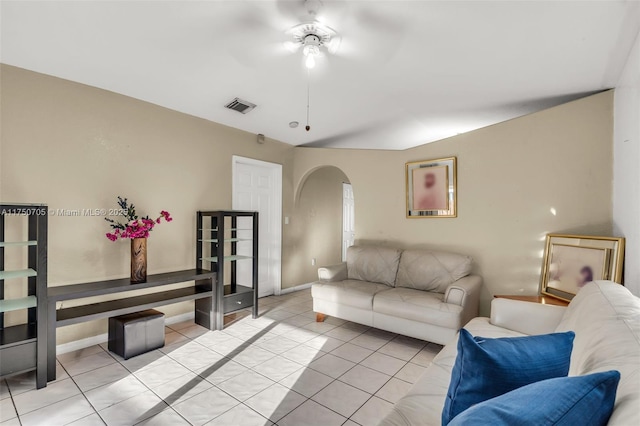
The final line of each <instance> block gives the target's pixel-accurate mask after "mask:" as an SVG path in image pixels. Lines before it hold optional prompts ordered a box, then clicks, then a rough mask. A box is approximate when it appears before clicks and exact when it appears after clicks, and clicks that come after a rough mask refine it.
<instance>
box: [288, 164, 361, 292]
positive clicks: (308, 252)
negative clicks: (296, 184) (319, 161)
mask: <svg viewBox="0 0 640 426" xmlns="http://www.w3.org/2000/svg"><path fill="white" fill-rule="evenodd" d="M344 182H347V183H348V182H349V179H348V178H347V176H345V174H344V173H343V172H342V171H341V170H340V169H338V168H336V167H322V168H320V169H317V170H314V171H313V172H312V173H311V174H309V175H308V177H307V178H306V180H305V181H304V182H303V184H302V186H301V188H300V190H299V191H298V195H297V198H296V200H295V207H294V214H293V217H292V220H291V223H290V224H289V225H288V226H289V238H290V239H291V242H290V244H291V255H290V256H289V257H288V258H287V261H286V263H285V264H284V265H283V267H284V268H285V270H284V271H283V274H285V275H286V276H287V277H288V280H289V281H290V282H292V283H296V284H303V283H310V282H313V281H316V280H317V279H318V266H320V265H333V264H336V263H340V262H341V261H342V184H343V183H344ZM314 258H315V259H316V262H317V265H316V266H313V265H312V264H311V259H314Z"/></svg>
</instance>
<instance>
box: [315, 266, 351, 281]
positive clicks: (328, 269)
mask: <svg viewBox="0 0 640 426" xmlns="http://www.w3.org/2000/svg"><path fill="white" fill-rule="evenodd" d="M346 279H347V264H346V263H339V264H337V265H331V266H324V267H322V268H318V280H320V282H321V283H330V282H334V281H344V280H346Z"/></svg>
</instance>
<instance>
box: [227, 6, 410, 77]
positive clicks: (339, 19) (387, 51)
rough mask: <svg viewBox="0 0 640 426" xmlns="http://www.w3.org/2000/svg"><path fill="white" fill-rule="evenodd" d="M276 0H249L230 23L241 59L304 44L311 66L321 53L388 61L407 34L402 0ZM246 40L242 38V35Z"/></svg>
mask: <svg viewBox="0 0 640 426" xmlns="http://www.w3.org/2000/svg"><path fill="white" fill-rule="evenodd" d="M393 3H394V2H367V1H349V0H326V1H325V2H322V1H320V0H274V1H268V2H267V1H265V2H255V1H252V2H246V3H244V4H243V9H242V12H241V14H239V15H237V17H236V18H234V19H232V20H231V22H229V24H231V25H233V27H234V28H235V29H236V30H237V28H239V27H241V28H242V31H241V32H237V31H235V32H233V31H232V32H230V33H232V34H234V37H237V38H238V41H241V42H242V43H241V44H243V45H244V48H243V49H237V45H235V46H236V48H234V49H233V50H232V51H231V50H230V53H231V54H232V56H234V57H235V58H236V59H237V60H238V61H239V62H241V63H243V64H246V65H249V66H255V65H257V64H266V63H269V62H270V61H274V60H277V59H278V58H282V57H283V56H286V55H290V54H292V53H297V52H298V51H300V50H302V53H303V57H304V64H305V66H306V67H307V68H313V67H314V66H315V65H316V63H317V61H318V59H319V58H322V57H339V58H344V59H347V60H349V61H351V62H354V63H358V62H364V63H381V62H386V61H387V60H388V59H390V58H391V56H393V55H394V54H395V52H396V50H397V47H398V45H399V44H400V42H401V39H402V38H403V37H404V34H405V27H404V22H405V17H406V15H407V13H406V11H407V8H406V7H405V6H404V5H402V4H401V2H397V3H396V4H393ZM243 40H244V41H243Z"/></svg>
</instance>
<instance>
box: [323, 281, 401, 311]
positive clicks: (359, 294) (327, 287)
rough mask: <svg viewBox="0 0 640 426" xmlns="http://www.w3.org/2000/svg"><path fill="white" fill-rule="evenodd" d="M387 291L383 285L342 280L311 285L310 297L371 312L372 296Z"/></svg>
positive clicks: (386, 287)
mask: <svg viewBox="0 0 640 426" xmlns="http://www.w3.org/2000/svg"><path fill="white" fill-rule="evenodd" d="M387 289H389V287H388V286H386V285H384V284H378V283H370V282H366V281H359V280H344V281H337V282H328V283H322V282H319V283H315V284H313V286H312V287H311V296H313V298H317V299H322V300H327V301H329V302H333V303H338V304H342V305H348V306H353V307H354V308H361V309H368V310H371V309H372V307H373V296H374V295H375V294H376V293H378V292H380V291H383V290H387Z"/></svg>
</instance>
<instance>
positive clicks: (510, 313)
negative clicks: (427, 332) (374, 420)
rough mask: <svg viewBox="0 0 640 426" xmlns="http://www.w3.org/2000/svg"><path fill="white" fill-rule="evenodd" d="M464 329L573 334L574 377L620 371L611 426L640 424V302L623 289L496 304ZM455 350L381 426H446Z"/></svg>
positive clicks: (597, 287) (605, 287) (441, 357)
mask: <svg viewBox="0 0 640 426" xmlns="http://www.w3.org/2000/svg"><path fill="white" fill-rule="evenodd" d="M465 329H467V330H469V332H471V334H473V335H474V336H482V337H515V336H524V335H535V334H546V333H552V332H556V331H560V332H561V331H569V330H572V331H574V332H575V333H576V337H575V340H574V344H573V351H572V354H571V366H570V370H569V375H570V376H578V375H585V374H589V373H595V372H602V371H607V370H618V371H619V372H620V374H621V379H620V383H619V385H618V392H617V395H616V405H615V408H614V411H613V414H612V416H611V418H610V420H609V425H620V426H630V425H640V299H638V298H637V297H635V296H633V295H632V294H631V293H630V292H629V291H628V290H627V289H626V288H624V287H623V286H621V285H620V284H615V283H612V282H609V281H597V282H595V283H590V284H588V285H586V286H585V287H584V288H583V289H582V290H581V291H580V292H579V293H578V295H577V296H576V297H575V298H574V299H573V300H572V301H571V303H570V304H569V307H567V308H564V307H560V306H551V305H540V304H536V303H529V302H520V301H515V300H507V299H494V300H493V301H492V304H491V318H476V319H474V320H472V321H471V322H470V323H469V324H467V325H466V326H465ZM456 347H457V340H454V341H452V342H450V343H449V344H448V345H447V346H445V347H444V349H443V350H442V351H441V352H440V353H439V354H438V355H437V356H436V357H435V358H434V360H433V362H432V363H431V365H430V366H429V367H428V368H427V370H426V371H425V372H424V374H423V375H422V376H421V377H420V378H419V379H418V381H417V382H416V384H415V385H414V386H413V387H412V388H411V389H410V390H409V393H408V394H407V395H405V396H404V397H403V398H401V399H400V400H399V401H398V402H397V403H396V404H395V406H394V408H393V411H392V412H391V413H390V414H389V415H388V416H387V417H386V418H385V419H383V420H382V422H381V423H380V425H383V426H407V425H439V424H440V423H441V414H442V408H443V406H444V402H445V398H446V395H447V389H448V388H449V380H450V378H451V370H452V369H453V364H454V362H455V359H456V355H457V351H456ZM532 402H535V401H532ZM523 411H526V408H524V407H523Z"/></svg>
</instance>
